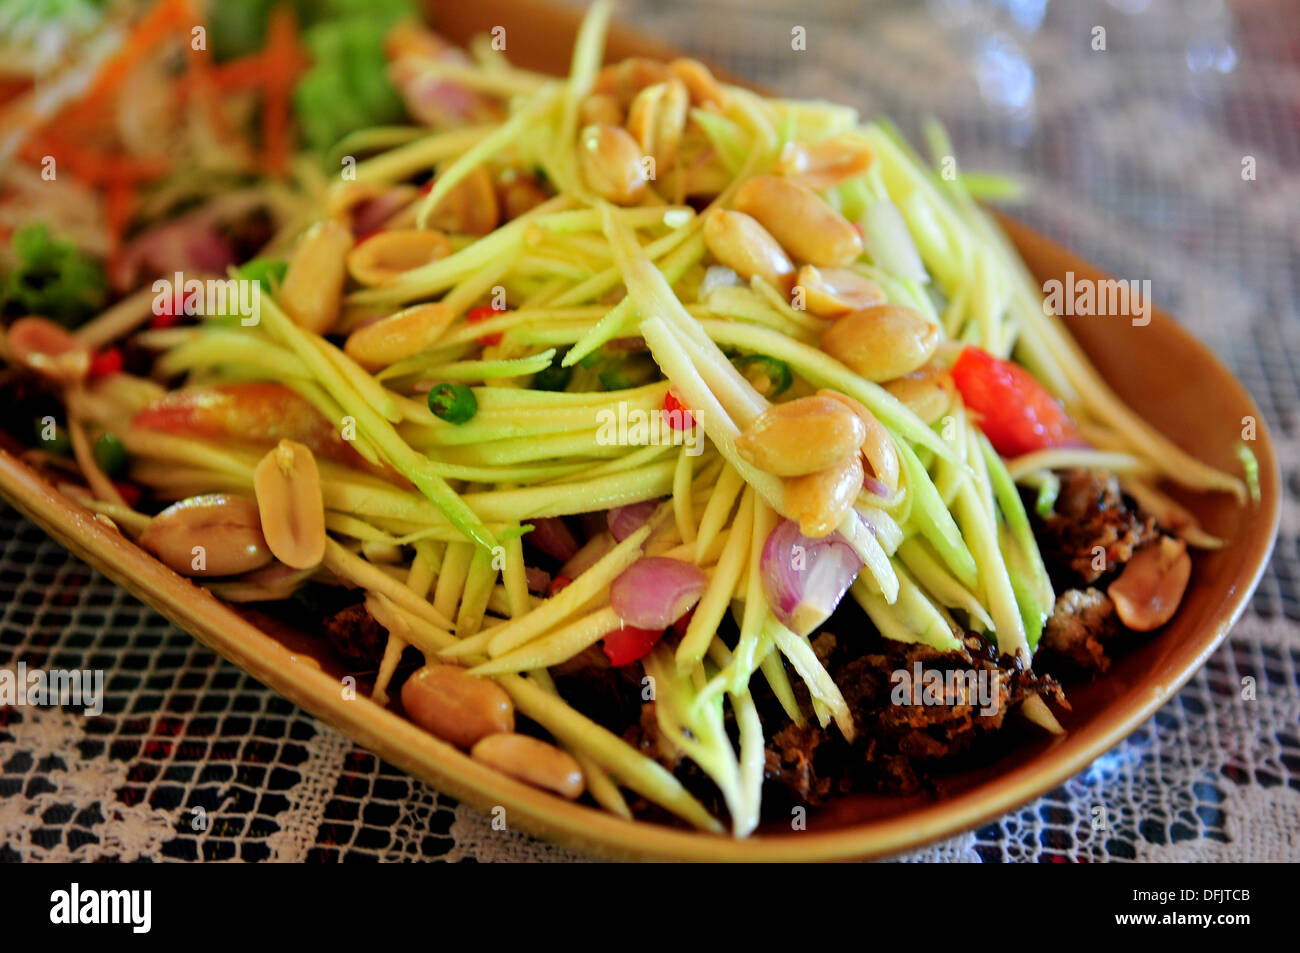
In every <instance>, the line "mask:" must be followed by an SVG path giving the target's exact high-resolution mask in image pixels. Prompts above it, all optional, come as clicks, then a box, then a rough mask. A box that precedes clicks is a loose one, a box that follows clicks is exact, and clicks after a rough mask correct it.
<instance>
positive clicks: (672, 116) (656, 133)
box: [627, 79, 690, 172]
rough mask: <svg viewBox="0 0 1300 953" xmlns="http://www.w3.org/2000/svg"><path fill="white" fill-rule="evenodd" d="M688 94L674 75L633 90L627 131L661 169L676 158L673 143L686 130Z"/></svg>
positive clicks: (675, 144) (675, 142) (669, 164)
mask: <svg viewBox="0 0 1300 953" xmlns="http://www.w3.org/2000/svg"><path fill="white" fill-rule="evenodd" d="M689 109H690V94H689V93H687V92H686V86H685V85H684V84H683V83H682V82H681V81H680V80H677V79H670V80H668V81H667V82H664V83H655V84H654V85H653V86H647V87H646V88H645V89H643V90H641V92H639V93H637V94H636V98H635V99H633V100H632V106H631V108H630V109H629V110H628V114H627V131H628V132H629V133H631V134H632V136H633V138H635V139H636V141H637V142H638V144H640V146H641V151H642V152H643V153H645V154H646V155H649V156H653V157H654V160H655V167H656V169H657V170H658V171H660V172H662V171H664V170H666V169H667V168H668V167H669V166H671V165H672V164H673V160H674V159H676V158H677V147H678V145H679V144H680V143H681V141H682V133H683V132H685V130H686V114H687V112H688V111H689Z"/></svg>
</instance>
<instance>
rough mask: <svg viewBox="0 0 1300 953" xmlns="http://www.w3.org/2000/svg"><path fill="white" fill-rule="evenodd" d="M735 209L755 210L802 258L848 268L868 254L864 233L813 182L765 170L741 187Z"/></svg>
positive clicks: (825, 265)
mask: <svg viewBox="0 0 1300 953" xmlns="http://www.w3.org/2000/svg"><path fill="white" fill-rule="evenodd" d="M734 205H735V209H736V211H738V212H744V213H745V214H746V215H752V216H753V217H754V218H756V219H757V220H758V222H759V224H761V225H762V226H763V227H764V228H766V229H767V230H768V231H769V232H771V233H772V236H773V237H774V238H775V239H776V240H777V241H778V242H780V243H781V247H783V248H784V249H785V250H786V251H788V252H789V253H790V254H791V255H792V256H793V257H794V258H795V259H796V260H798V261H805V262H808V263H809V264H813V265H817V266H818V267H834V268H842V267H844V266H846V265H848V264H849V263H850V262H852V261H853V260H854V259H855V258H857V257H858V256H859V255H861V254H862V236H861V235H859V234H858V232H857V230H856V229H855V228H854V227H853V226H852V225H851V224H850V223H849V220H848V219H846V218H845V217H844V216H843V215H841V214H840V213H839V212H837V211H835V209H833V208H831V207H830V205H828V204H827V203H826V200H825V199H823V198H822V197H821V196H820V195H818V194H817V193H816V192H814V191H813V190H812V189H810V188H808V186H806V185H803V184H801V183H799V182H794V181H792V180H790V179H782V178H780V177H778V176H775V175H759V176H755V177H754V178H752V179H750V180H749V181H747V182H746V183H745V184H744V185H742V186H741V187H740V188H739V189H738V190H737V191H736V201H735V203H734Z"/></svg>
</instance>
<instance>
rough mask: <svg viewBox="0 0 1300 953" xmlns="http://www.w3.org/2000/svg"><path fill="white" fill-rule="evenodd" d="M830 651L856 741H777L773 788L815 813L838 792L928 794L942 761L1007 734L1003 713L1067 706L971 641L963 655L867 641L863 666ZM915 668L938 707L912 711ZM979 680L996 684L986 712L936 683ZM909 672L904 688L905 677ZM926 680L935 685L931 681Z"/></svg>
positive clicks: (795, 734)
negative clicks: (977, 676) (1034, 699)
mask: <svg viewBox="0 0 1300 953" xmlns="http://www.w3.org/2000/svg"><path fill="white" fill-rule="evenodd" d="M821 638H824V636H823V637H819V640H818V641H820V639H821ZM834 641H835V640H833V639H832V641H831V642H830V643H822V645H820V646H818V645H816V643H815V644H814V648H815V649H818V648H820V649H822V650H823V651H826V650H827V649H829V651H826V656H825V661H826V662H827V663H828V668H829V670H830V673H831V676H832V678H834V680H835V684H836V685H838V686H839V688H840V691H841V692H843V693H844V698H845V701H846V702H847V703H848V706H849V709H850V710H851V711H852V712H853V718H854V726H855V728H856V731H857V738H856V740H855V741H854V742H853V743H852V744H849V743H847V742H845V741H844V740H843V738H842V737H841V736H840V735H839V733H838V732H837V731H835V730H834V729H829V730H822V729H820V728H817V727H816V726H815V725H812V726H808V727H804V728H798V727H795V726H788V727H786V728H783V729H781V730H780V731H778V732H777V733H776V734H775V735H774V736H773V737H772V739H771V741H770V743H769V745H768V756H767V768H768V780H769V782H773V783H774V784H775V786H777V787H778V789H779V791H780V792H781V793H784V794H786V795H787V796H788V797H789V798H790V799H791V800H794V801H795V802H796V803H806V804H810V805H816V804H818V803H820V802H821V801H822V800H824V799H825V797H826V796H827V794H828V793H830V791H831V789H832V788H834V789H837V790H840V791H849V790H878V791H887V792H892V793H913V792H915V791H917V790H920V789H921V788H923V787H925V785H926V779H927V778H929V777H930V774H931V772H932V769H933V768H934V767H935V766H937V765H938V764H939V763H940V762H941V761H942V760H943V759H945V758H948V757H951V756H952V755H954V754H958V753H960V752H964V751H967V750H969V749H970V748H971V746H972V745H974V744H975V743H976V742H977V741H978V740H979V739H980V738H981V737H983V736H986V735H988V734H991V733H994V732H996V731H997V730H998V729H999V728H1001V727H1002V722H1003V719H1004V718H1005V715H1006V713H1007V712H1008V711H1009V710H1011V709H1012V708H1014V707H1015V706H1016V705H1018V704H1020V702H1022V701H1024V700H1025V698H1027V697H1028V696H1029V695H1031V694H1036V693H1041V694H1044V695H1046V696H1048V697H1050V698H1055V699H1057V700H1061V699H1062V697H1063V696H1062V695H1061V692H1060V687H1059V686H1058V685H1057V684H1056V682H1054V681H1053V680H1052V679H1050V678H1040V677H1039V676H1037V675H1035V674H1034V673H1033V672H1032V671H1030V670H1028V669H1025V668H1023V667H1021V666H1018V665H1013V664H1011V662H1010V659H1008V658H1006V657H1003V658H1002V659H1000V660H998V664H997V665H993V664H991V662H990V661H988V658H989V657H990V656H993V655H994V654H995V652H994V649H993V647H992V646H991V644H990V643H987V642H985V640H984V639H982V638H981V637H979V636H977V635H974V634H972V635H969V636H968V637H967V648H965V649H963V650H961V651H954V652H940V651H938V650H936V649H932V648H930V647H928V646H924V645H907V644H903V643H898V642H890V641H889V640H886V639H882V638H880V637H879V636H876V635H868V634H865V633H864V634H862V635H859V636H856V637H855V639H854V642H855V643H858V644H861V645H862V646H864V647H865V648H866V651H865V652H864V653H863V654H860V655H857V657H852V654H853V653H851V652H848V651H846V650H845V649H844V648H842V647H839V646H837V645H834ZM819 654H821V653H820V652H819ZM918 664H919V665H920V669H919V671H920V673H921V680H920V681H919V682H918V685H928V686H930V687H931V688H933V689H934V690H935V692H936V693H937V695H938V698H937V699H936V698H935V697H933V696H931V697H927V696H926V693H925V692H924V691H922V692H921V699H920V700H921V701H922V704H915V703H912V704H906V703H904V701H911V702H915V701H916V700H917V699H916V698H915V697H914V696H913V695H911V694H910V693H909V692H908V691H907V690H906V686H909V685H910V684H911V679H912V678H914V676H915V675H916V673H917V671H918V669H917V668H916V666H917V665H918ZM981 670H983V671H985V672H990V673H991V672H992V671H994V670H995V671H996V672H997V678H996V682H994V681H992V676H991V674H990V675H986V676H985V678H986V679H989V681H987V682H985V686H986V687H987V688H988V689H990V690H992V689H993V687H994V685H996V692H997V694H996V696H995V697H994V698H986V699H984V701H985V702H986V703H987V706H986V705H982V704H981V700H980V699H979V697H978V696H972V695H969V694H968V692H967V688H968V687H970V686H968V684H967V683H965V682H964V681H962V680H959V679H956V678H953V679H952V680H947V679H945V680H944V681H943V684H942V685H939V684H938V683H937V682H935V681H934V679H936V678H941V677H942V676H943V675H944V674H945V673H948V672H952V673H967V672H970V673H978V672H980V671H981ZM903 672H906V673H907V680H904V679H903V677H902V676H901V675H900V674H899V673H903ZM927 673H933V675H931V676H930V677H929V678H927ZM936 700H937V701H938V703H937V704H936V703H933V702H935V701H936Z"/></svg>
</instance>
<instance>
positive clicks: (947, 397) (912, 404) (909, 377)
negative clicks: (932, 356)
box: [885, 364, 957, 424]
mask: <svg viewBox="0 0 1300 953" xmlns="http://www.w3.org/2000/svg"><path fill="white" fill-rule="evenodd" d="M885 390H887V391H889V392H890V393H891V394H893V395H894V396H895V397H897V398H898V399H899V400H900V401H902V402H903V403H904V404H906V405H907V407H908V409H909V410H910V411H912V413H914V414H916V416H918V417H920V418H921V419H922V420H924V421H925V422H926V423H927V424H932V423H934V422H935V421H936V420H938V419H939V418H940V417H942V416H943V415H944V414H946V413H947V412H948V411H949V409H950V408H951V407H952V401H953V398H954V397H955V396H956V393H957V385H956V384H954V383H953V379H952V375H951V374H949V373H948V372H947V371H946V370H944V369H943V368H942V367H938V366H937V365H934V364H926V365H925V366H923V367H918V368H917V369H916V370H914V371H912V372H911V373H910V374H904V375H903V376H902V377H895V378H894V379H893V380H892V381H886V382H885Z"/></svg>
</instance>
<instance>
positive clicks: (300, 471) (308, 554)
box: [253, 440, 325, 569]
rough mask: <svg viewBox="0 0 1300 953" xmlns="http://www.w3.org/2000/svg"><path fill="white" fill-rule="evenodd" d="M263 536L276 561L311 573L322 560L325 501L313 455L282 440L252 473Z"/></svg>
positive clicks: (289, 441) (290, 442)
mask: <svg viewBox="0 0 1300 953" xmlns="http://www.w3.org/2000/svg"><path fill="white" fill-rule="evenodd" d="M253 492H254V494H255V495H256V496H257V511H258V514H259V515H260V517H261V521H262V534H263V535H264V536H265V537H266V545H267V546H268V547H270V550H271V552H272V553H273V554H274V555H275V558H276V559H278V560H280V562H282V563H284V564H285V565H286V566H292V567H293V568H294V569H310V568H312V567H313V566H317V565H319V564H320V561H321V560H322V559H324V558H325V503H324V501H323V498H322V494H321V485H320V471H319V470H318V469H317V467H316V458H315V457H314V456H312V452H311V451H310V450H309V449H307V447H305V446H303V445H302V444H300V443H294V442H293V441H292V440H281V441H280V442H279V443H278V444H277V445H276V446H275V448H274V449H273V450H271V451H270V452H269V453H267V455H266V456H264V457H263V458H262V459H261V461H260V462H259V463H258V464H257V467H256V468H255V469H254V470H253Z"/></svg>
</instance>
